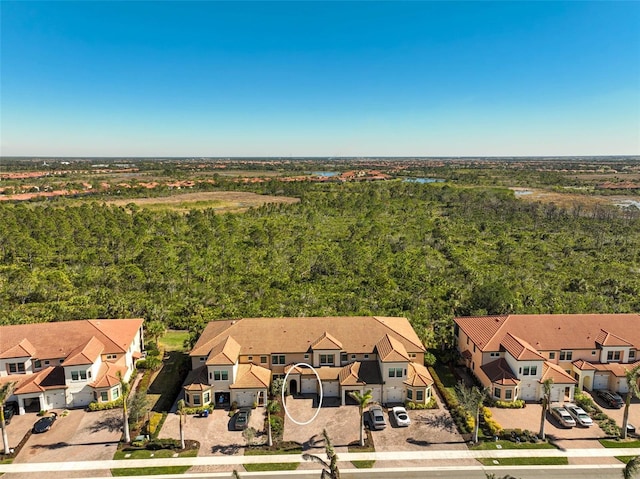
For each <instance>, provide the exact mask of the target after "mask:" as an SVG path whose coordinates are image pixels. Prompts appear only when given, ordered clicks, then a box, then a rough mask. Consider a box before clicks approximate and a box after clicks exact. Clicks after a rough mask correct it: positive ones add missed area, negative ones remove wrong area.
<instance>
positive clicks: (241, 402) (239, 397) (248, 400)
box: [235, 391, 256, 407]
mask: <svg viewBox="0 0 640 479" xmlns="http://www.w3.org/2000/svg"><path fill="white" fill-rule="evenodd" d="M255 399H256V395H255V393H254V392H253V391H238V392H236V399H235V400H236V401H237V403H238V406H239V407H251V406H253V402H254V401H255Z"/></svg>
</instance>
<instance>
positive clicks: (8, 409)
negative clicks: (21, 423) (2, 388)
mask: <svg viewBox="0 0 640 479" xmlns="http://www.w3.org/2000/svg"><path fill="white" fill-rule="evenodd" d="M2 409H3V412H4V423H5V424H7V425H8V424H9V423H11V418H12V417H13V416H15V415H16V414H18V403H17V402H15V401H9V402H7V403H6V404H5V405H4V407H3V408H2Z"/></svg>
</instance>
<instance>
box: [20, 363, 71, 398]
mask: <svg viewBox="0 0 640 479" xmlns="http://www.w3.org/2000/svg"><path fill="white" fill-rule="evenodd" d="M66 388H67V386H66V384H65V380H64V368H63V367H62V366H56V367H53V366H49V367H48V368H45V369H43V370H42V371H38V372H37V373H34V374H27V375H24V376H23V379H22V380H20V383H19V384H18V385H17V387H16V389H15V391H14V394H28V393H40V392H43V391H46V390H48V389H66Z"/></svg>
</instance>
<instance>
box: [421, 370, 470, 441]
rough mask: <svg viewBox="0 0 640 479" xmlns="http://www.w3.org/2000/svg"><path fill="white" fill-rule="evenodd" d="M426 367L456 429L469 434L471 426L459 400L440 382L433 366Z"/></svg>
mask: <svg viewBox="0 0 640 479" xmlns="http://www.w3.org/2000/svg"><path fill="white" fill-rule="evenodd" d="M428 369H429V372H430V373H431V377H432V378H433V382H434V383H435V385H436V388H438V391H440V394H441V395H442V398H443V399H444V402H445V404H446V406H447V409H449V412H450V413H451V417H452V418H453V420H454V421H455V423H456V426H457V427H458V431H460V433H461V434H469V433H470V432H471V427H470V425H469V422H470V421H469V418H468V414H467V412H466V411H465V409H464V408H463V407H462V406H461V405H460V402H458V397H457V396H456V395H455V394H453V393H451V391H449V390H448V389H447V388H445V387H444V384H442V381H441V380H440V376H438V373H436V370H435V369H434V368H433V367H431V366H429V367H428ZM471 422H472V421H471Z"/></svg>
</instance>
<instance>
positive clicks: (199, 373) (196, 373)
mask: <svg viewBox="0 0 640 479" xmlns="http://www.w3.org/2000/svg"><path fill="white" fill-rule="evenodd" d="M207 375H208V371H207V367H206V366H200V367H199V368H196V369H192V370H191V371H189V374H187V379H185V381H184V389H186V390H187V391H206V390H209V389H211V387H212V386H210V385H209V384H208V377H207Z"/></svg>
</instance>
